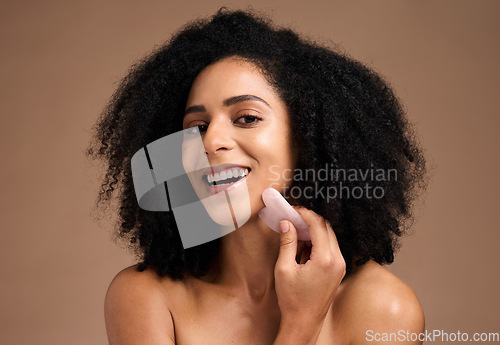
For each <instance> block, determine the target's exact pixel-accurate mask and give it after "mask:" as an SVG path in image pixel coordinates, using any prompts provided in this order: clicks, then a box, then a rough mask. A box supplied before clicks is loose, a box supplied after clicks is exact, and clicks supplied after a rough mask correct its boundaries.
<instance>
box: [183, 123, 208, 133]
mask: <svg viewBox="0 0 500 345" xmlns="http://www.w3.org/2000/svg"><path fill="white" fill-rule="evenodd" d="M207 128H208V126H207V125H194V126H192V127H189V128H188V129H186V133H188V134H195V133H203V132H206V131H207Z"/></svg>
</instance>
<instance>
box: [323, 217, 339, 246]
mask: <svg viewBox="0 0 500 345" xmlns="http://www.w3.org/2000/svg"><path fill="white" fill-rule="evenodd" d="M325 226H326V230H327V233H328V239H329V242H330V248H331V249H332V253H340V248H339V242H338V241H337V235H335V231H333V229H332V226H331V225H330V222H329V221H328V220H326V219H325Z"/></svg>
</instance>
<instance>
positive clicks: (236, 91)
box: [183, 57, 296, 217]
mask: <svg viewBox="0 0 500 345" xmlns="http://www.w3.org/2000/svg"><path fill="white" fill-rule="evenodd" d="M195 126H198V129H199V130H200V133H201V137H202V141H203V146H204V148H205V151H206V156H207V158H208V163H209V164H210V166H211V169H206V170H205V172H204V174H203V176H201V178H198V179H199V180H200V181H193V179H192V181H191V182H192V183H193V184H196V185H197V186H198V188H202V189H203V190H204V191H205V192H207V193H208V194H217V193H220V192H222V191H224V190H227V191H228V192H229V191H234V190H237V189H238V187H240V186H242V185H244V184H245V183H244V182H246V186H247V187H248V194H249V202H250V208H251V210H250V212H251V217H253V216H255V215H256V214H257V211H258V210H260V209H261V208H262V207H264V204H263V202H262V198H261V196H262V192H263V191H264V189H266V188H268V187H274V188H276V189H277V190H278V191H280V192H282V188H283V187H284V186H287V185H289V184H290V182H289V181H287V180H288V178H289V177H291V176H288V175H287V174H285V176H286V178H283V171H287V172H288V171H291V170H292V169H293V168H294V166H295V161H296V154H295V152H294V150H293V146H294V145H293V142H292V133H291V127H290V121H289V117H288V111H287V109H286V106H285V104H284V103H283V101H282V100H281V98H280V97H279V96H278V94H277V93H276V92H275V91H274V90H273V89H272V87H271V85H270V84H269V83H268V82H267V81H266V80H265V78H264V77H263V75H262V74H261V72H260V71H259V69H258V68H257V67H256V66H255V65H254V64H252V63H250V62H248V61H245V60H243V59H241V58H235V57H229V58H225V59H223V60H220V61H218V62H216V63H214V64H212V65H210V66H208V67H207V68H205V69H204V70H203V71H202V72H201V73H200V74H199V75H198V76H197V78H196V79H195V81H194V83H193V85H192V87H191V91H190V93H189V97H188V100H187V104H186V114H185V116H184V121H183V129H188V128H192V127H195ZM185 165H186V163H185ZM190 168H191V169H193V168H194V167H190ZM285 169H288V170H285ZM289 175H290V174H289ZM231 176H232V177H231ZM214 180H215V181H216V182H215V185H214V182H213V181H214ZM217 180H218V181H217ZM195 189H196V186H195ZM221 194H224V193H221ZM233 207H234V205H233Z"/></svg>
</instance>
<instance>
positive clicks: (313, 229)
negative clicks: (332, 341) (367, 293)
mask: <svg viewBox="0 0 500 345" xmlns="http://www.w3.org/2000/svg"><path fill="white" fill-rule="evenodd" d="M295 209H296V210H297V212H299V213H300V215H301V216H302V218H303V219H304V220H305V222H306V223H307V225H309V231H310V234H311V248H308V247H309V246H306V245H305V243H303V242H301V244H300V245H299V243H298V241H297V231H296V229H295V227H294V226H293V224H292V223H291V222H289V221H281V223H280V226H281V239H280V251H279V256H278V260H277V261H276V266H275V268H274V277H275V286H276V294H277V296H278V303H279V307H280V310H281V320H282V321H281V322H282V326H283V324H286V325H287V326H289V327H301V328H302V329H304V328H303V327H306V328H309V329H314V328H315V327H316V328H319V330H320V329H321V325H322V324H323V321H324V319H325V317H326V314H327V313H328V310H329V308H330V306H331V304H332V303H333V300H334V297H335V293H336V291H337V289H338V287H339V285H340V282H341V281H342V278H343V277H344V275H345V261H344V258H343V257H342V254H341V253H340V249H339V245H338V243H337V238H336V237H335V233H334V232H333V229H332V228H331V226H330V224H329V223H328V222H327V221H326V220H325V219H324V218H323V217H321V216H319V215H318V214H316V213H315V212H313V211H311V210H308V209H306V208H304V207H295ZM299 247H300V250H299V251H298V249H299ZM309 249H310V255H308V254H309ZM296 256H298V257H299V263H297V262H296ZM307 256H309V257H307ZM319 330H318V332H319Z"/></svg>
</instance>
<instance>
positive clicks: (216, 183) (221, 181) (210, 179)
mask: <svg viewBox="0 0 500 345" xmlns="http://www.w3.org/2000/svg"><path fill="white" fill-rule="evenodd" d="M250 171H251V169H250V168H248V167H244V166H238V165H230V166H229V165H226V166H217V167H216V168H212V169H210V172H209V173H208V174H204V175H203V176H202V180H203V182H204V183H205V185H206V186H207V188H208V190H209V191H211V192H214V193H218V192H221V191H223V190H226V189H228V188H230V187H232V186H235V187H236V183H237V182H238V181H242V180H244V179H245V178H246V177H247V176H248V174H250ZM238 184H239V183H238Z"/></svg>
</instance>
